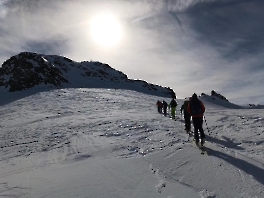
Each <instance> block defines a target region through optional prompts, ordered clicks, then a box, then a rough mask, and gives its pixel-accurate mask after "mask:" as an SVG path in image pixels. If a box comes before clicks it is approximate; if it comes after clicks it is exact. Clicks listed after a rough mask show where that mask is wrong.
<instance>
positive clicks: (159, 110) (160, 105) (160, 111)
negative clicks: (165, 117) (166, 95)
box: [156, 100, 163, 113]
mask: <svg viewBox="0 0 264 198" xmlns="http://www.w3.org/2000/svg"><path fill="white" fill-rule="evenodd" d="M156 105H157V107H158V112H159V113H162V107H163V104H162V102H161V101H159V100H158V101H157V103H156Z"/></svg>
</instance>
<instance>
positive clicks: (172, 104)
mask: <svg viewBox="0 0 264 198" xmlns="http://www.w3.org/2000/svg"><path fill="white" fill-rule="evenodd" d="M177 105H178V103H177V102H176V100H175V99H174V98H173V99H172V100H171V102H170V105H169V107H170V109H171V117H172V118H173V119H175V115H176V107H177Z"/></svg>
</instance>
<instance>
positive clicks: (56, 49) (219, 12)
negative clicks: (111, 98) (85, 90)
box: [0, 0, 264, 104]
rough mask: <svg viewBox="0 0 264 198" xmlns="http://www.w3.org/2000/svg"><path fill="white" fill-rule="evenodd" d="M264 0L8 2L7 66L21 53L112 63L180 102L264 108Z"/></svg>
mask: <svg viewBox="0 0 264 198" xmlns="http://www.w3.org/2000/svg"><path fill="white" fill-rule="evenodd" d="M263 10H264V2H263V1H261V0H254V1H253V0H229V1H226V0H189V1H185V0H122V1H121V0H107V1H104V0H97V1H95V0H74V1H70V0H53V1H51V0H35V1H30V0H0V35H1V41H0V63H3V62H4V61H5V60H7V59H9V58H10V57H11V56H13V55H16V54H18V53H20V52H21V51H30V52H37V53H43V54H47V55H53V54H56V55H62V56H66V57H68V58H70V59H72V60H75V61H83V60H94V61H100V62H103V63H107V64H109V65H110V66H111V67H113V68H115V69H117V70H120V71H122V72H124V73H125V74H127V75H128V77H129V78H131V79H142V80H145V81H147V82H149V83H153V84H158V85H162V86H166V87H170V88H172V89H173V90H174V91H175V92H176V94H177V97H178V98H185V97H187V96H190V95H191V94H192V93H194V92H196V93H198V94H199V93H208V94H209V93H210V92H211V90H215V91H216V92H219V93H221V94H222V95H224V96H225V97H226V98H228V99H229V100H231V101H232V102H234V103H238V104H245V103H255V104H256V103H258V104H264V93H263V91H262V90H263V88H262V85H263V83H264V80H263V76H264V60H263V55H264V54H263V53H264V51H263V49H264V27H263V20H262V19H263V18H264V12H263Z"/></svg>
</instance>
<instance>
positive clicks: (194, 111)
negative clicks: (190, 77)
mask: <svg viewBox="0 0 264 198" xmlns="http://www.w3.org/2000/svg"><path fill="white" fill-rule="evenodd" d="M187 111H188V113H189V114H190V115H191V116H192V120H193V126H194V138H195V142H196V144H198V143H199V134H198V131H199V132H200V136H201V146H203V145H204V142H205V134H204V130H203V114H204V112H205V107H204V104H203V103H202V102H201V101H200V100H199V99H198V97H197V95H196V94H195V93H194V94H193V95H192V98H191V100H190V102H189V105H188V108H187Z"/></svg>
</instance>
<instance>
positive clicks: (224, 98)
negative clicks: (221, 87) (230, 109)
mask: <svg viewBox="0 0 264 198" xmlns="http://www.w3.org/2000/svg"><path fill="white" fill-rule="evenodd" d="M211 96H212V99H216V98H215V97H213V96H216V97H218V98H221V99H222V100H226V101H228V100H227V99H226V97H224V96H222V95H221V94H219V93H216V92H215V90H212V91H211Z"/></svg>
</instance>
